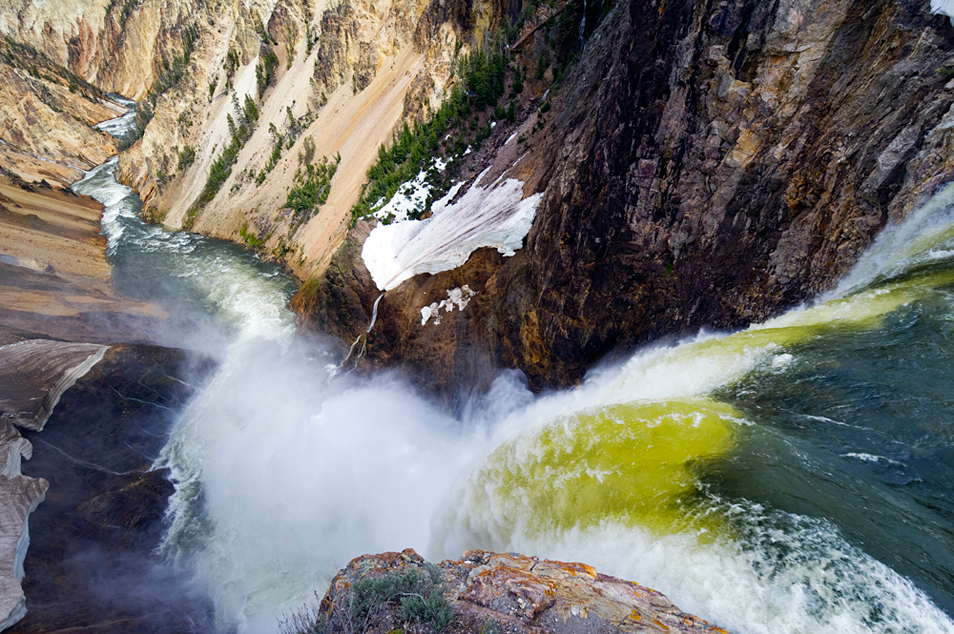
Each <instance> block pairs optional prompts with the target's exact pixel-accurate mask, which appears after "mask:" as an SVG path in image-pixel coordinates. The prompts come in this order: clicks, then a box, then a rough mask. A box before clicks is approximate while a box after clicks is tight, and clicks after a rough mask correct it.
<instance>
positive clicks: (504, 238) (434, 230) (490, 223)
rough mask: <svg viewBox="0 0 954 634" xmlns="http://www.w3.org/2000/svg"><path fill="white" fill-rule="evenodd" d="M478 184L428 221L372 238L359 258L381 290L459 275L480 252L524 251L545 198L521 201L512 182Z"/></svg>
mask: <svg viewBox="0 0 954 634" xmlns="http://www.w3.org/2000/svg"><path fill="white" fill-rule="evenodd" d="M479 182H480V179H479V178H478V179H477V181H476V183H479ZM476 183H475V184H474V186H473V187H471V188H470V191H468V192H467V193H466V194H465V195H464V197H463V198H461V199H460V200H459V201H458V202H456V203H454V204H452V205H446V204H435V205H434V206H433V207H432V211H433V213H434V215H433V216H431V217H430V218H428V219H426V220H408V221H406V222H399V223H396V224H391V225H379V226H378V227H376V228H375V229H374V230H373V231H372V232H371V235H369V236H368V239H367V240H366V241H365V243H364V248H363V249H362V251H361V257H362V259H363V260H364V264H365V266H366V267H367V268H368V271H370V273H371V278H372V279H373V280H374V283H375V284H376V285H377V287H378V288H379V289H380V290H383V291H388V290H391V289H392V288H395V287H397V286H398V285H399V284H401V282H403V281H405V280H408V279H410V278H412V277H414V276H415V275H418V274H420V273H439V272H441V271H449V270H451V269H455V268H457V267H458V266H460V265H462V264H463V263H464V262H466V261H467V258H469V257H470V254H471V253H473V252H474V251H476V250H477V249H479V248H481V247H496V249H497V250H498V251H499V252H500V253H502V254H504V255H506V256H510V255H513V254H514V252H515V251H516V250H517V249H519V248H521V247H522V246H523V239H524V237H526V235H527V233H528V232H529V231H530V225H531V224H532V223H533V218H534V216H535V215H536V210H537V205H538V204H539V203H540V199H541V197H542V196H543V194H534V195H533V196H530V197H528V198H523V183H521V182H520V181H518V180H516V179H512V178H510V179H507V180H505V181H503V182H502V183H501V182H500V181H499V180H498V181H497V182H496V183H494V184H493V185H491V186H490V187H489V188H486V189H485V188H483V187H480V186H479V185H478V184H476ZM441 202H443V201H441Z"/></svg>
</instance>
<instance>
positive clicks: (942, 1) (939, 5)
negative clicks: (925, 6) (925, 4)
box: [931, 0, 954, 24]
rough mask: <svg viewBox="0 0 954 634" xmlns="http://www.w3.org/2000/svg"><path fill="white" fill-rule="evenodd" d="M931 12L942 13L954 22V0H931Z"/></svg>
mask: <svg viewBox="0 0 954 634" xmlns="http://www.w3.org/2000/svg"><path fill="white" fill-rule="evenodd" d="M931 13H941V14H943V15H946V16H947V17H948V18H950V19H951V24H954V0H931Z"/></svg>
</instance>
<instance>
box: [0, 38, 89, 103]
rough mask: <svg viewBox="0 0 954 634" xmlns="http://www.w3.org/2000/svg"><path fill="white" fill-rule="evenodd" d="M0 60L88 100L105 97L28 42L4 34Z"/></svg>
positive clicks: (0, 42)
mask: <svg viewBox="0 0 954 634" xmlns="http://www.w3.org/2000/svg"><path fill="white" fill-rule="evenodd" d="M0 62H3V63H6V64H9V65H10V66H12V67H14V68H19V69H20V70H23V71H25V72H27V73H29V74H30V75H32V76H33V77H36V78H37V79H42V80H45V81H48V82H50V83H54V84H59V85H61V86H67V87H68V88H69V91H70V92H71V93H74V94H80V95H82V96H84V97H86V98H87V99H89V100H90V101H98V100H100V99H106V94H105V93H104V92H103V91H102V90H100V89H99V88H97V87H96V86H93V85H92V84H90V83H89V82H88V81H86V80H85V79H83V78H82V77H80V76H79V75H77V74H75V73H73V72H71V71H69V70H67V69H66V68H63V67H62V66H60V65H58V64H57V63H55V62H53V61H52V60H50V59H49V58H48V57H47V56H46V55H45V54H43V53H42V52H40V51H38V50H36V49H35V48H33V47H32V46H30V45H29V44H24V43H23V42H18V41H16V40H13V39H10V38H9V37H6V36H2V37H0ZM47 101H52V98H50V99H44V103H46V102H47ZM47 105H48V106H50V107H51V108H53V107H54V106H53V104H52V103H47Z"/></svg>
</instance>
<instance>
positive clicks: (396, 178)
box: [351, 47, 523, 220]
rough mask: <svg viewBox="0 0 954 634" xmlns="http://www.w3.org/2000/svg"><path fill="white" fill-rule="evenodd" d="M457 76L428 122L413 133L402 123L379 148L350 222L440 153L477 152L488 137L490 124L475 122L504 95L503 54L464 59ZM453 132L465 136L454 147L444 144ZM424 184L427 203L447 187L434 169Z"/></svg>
mask: <svg viewBox="0 0 954 634" xmlns="http://www.w3.org/2000/svg"><path fill="white" fill-rule="evenodd" d="M457 73H458V77H459V81H458V82H457V85H456V86H454V89H453V90H452V92H451V94H450V96H449V97H448V98H446V99H445V100H444V102H443V103H442V104H441V106H440V108H438V110H437V112H435V113H433V115H432V116H431V117H430V119H429V120H428V121H426V122H424V123H415V124H414V127H413V128H411V127H410V126H408V125H407V124H406V123H405V124H404V127H403V128H402V129H401V130H400V131H399V132H397V133H395V135H394V139H393V141H392V142H391V147H390V148H385V147H384V146H383V145H382V146H381V147H380V148H378V161H377V163H375V164H374V165H372V166H371V168H370V169H369V170H368V183H367V185H365V187H364V190H363V192H362V194H361V199H360V200H359V201H358V203H357V204H355V206H354V207H352V209H351V215H352V219H353V220H357V219H358V218H360V217H362V216H367V215H369V214H371V213H373V212H374V211H376V210H377V209H378V208H380V207H381V206H382V205H383V204H385V203H386V202H387V201H388V200H390V199H391V197H392V196H394V194H395V193H396V192H397V190H398V188H399V187H400V186H401V185H402V184H403V183H405V182H407V181H409V180H411V179H412V178H414V177H415V176H417V174H418V173H419V172H421V171H422V170H424V169H425V167H426V166H427V165H428V164H429V163H430V161H431V159H432V157H435V156H439V155H441V154H442V152H441V149H442V148H443V150H444V153H446V154H456V155H461V154H463V152H464V151H465V150H466V149H467V147H468V146H470V145H474V146H477V147H479V145H480V143H481V142H482V141H483V140H484V139H486V138H487V137H488V136H490V124H489V123H488V124H486V125H484V126H480V127H478V125H477V120H478V117H479V115H480V113H482V112H484V111H485V110H486V109H487V108H489V107H496V106H497V102H498V101H499V100H500V98H501V97H502V96H503V94H504V84H505V79H506V73H507V63H506V58H505V57H504V53H503V50H502V48H501V47H495V48H494V50H492V51H490V52H487V51H477V52H475V53H473V54H471V55H467V56H465V57H464V58H463V59H462V60H461V61H460V64H459V65H458V69H457ZM521 90H523V88H522V86H521ZM472 114H473V115H474V118H473V119H472V120H470V132H469V133H467V132H466V131H464V130H463V128H464V127H465V126H464V125H463V124H464V123H465V122H467V120H468V119H469V118H470V117H471V115H472ZM454 128H458V129H460V131H461V132H464V134H461V135H460V136H458V138H457V139H456V140H453V141H452V140H451V139H446V138H445V137H446V136H447V134H448V132H450V131H451V130H452V129H454ZM427 182H428V185H430V187H431V192H432V196H431V198H433V197H434V195H435V194H436V193H440V194H443V193H444V192H446V191H447V189H448V188H449V187H450V182H449V179H447V178H446V177H444V175H442V174H441V173H440V172H438V171H437V170H434V169H432V170H429V171H428V173H427ZM430 202H431V201H430V200H429V201H428V204H427V209H425V210H421V211H422V213H423V212H424V211H427V210H429V209H430Z"/></svg>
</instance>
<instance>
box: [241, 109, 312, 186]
mask: <svg viewBox="0 0 954 634" xmlns="http://www.w3.org/2000/svg"><path fill="white" fill-rule="evenodd" d="M317 116H318V113H316V112H314V111H312V109H311V107H310V106H309V108H308V111H307V112H306V113H305V114H303V115H302V116H301V117H295V115H294V114H293V113H292V109H291V106H286V107H285V120H286V123H285V125H286V128H287V131H286V132H285V133H281V132H279V131H278V128H277V127H275V124H274V123H269V124H268V132H269V134H271V135H272V144H273V145H272V153H271V154H270V155H269V157H268V160H267V161H266V162H265V166H264V167H262V169H261V171H260V172H259V173H258V174H256V175H255V184H256V185H261V184H262V183H264V182H265V177H266V176H268V174H269V172H271V171H272V170H273V169H275V166H276V165H277V164H278V161H279V160H280V159H281V158H282V151H283V150H285V149H286V148H287V149H291V148H292V146H293V145H295V141H297V140H298V137H299V136H301V133H302V132H304V131H305V129H307V128H308V126H310V125H311V124H312V122H314V120H315V117H317ZM309 142H310V143H311V152H310V153H309V152H308V143H309ZM305 153H306V155H307V159H306V161H305V162H307V163H310V162H311V160H312V159H313V158H314V155H315V142H314V141H313V140H311V139H310V138H309V139H305ZM298 162H299V163H301V162H302V161H301V159H300V158H299V161H298Z"/></svg>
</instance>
